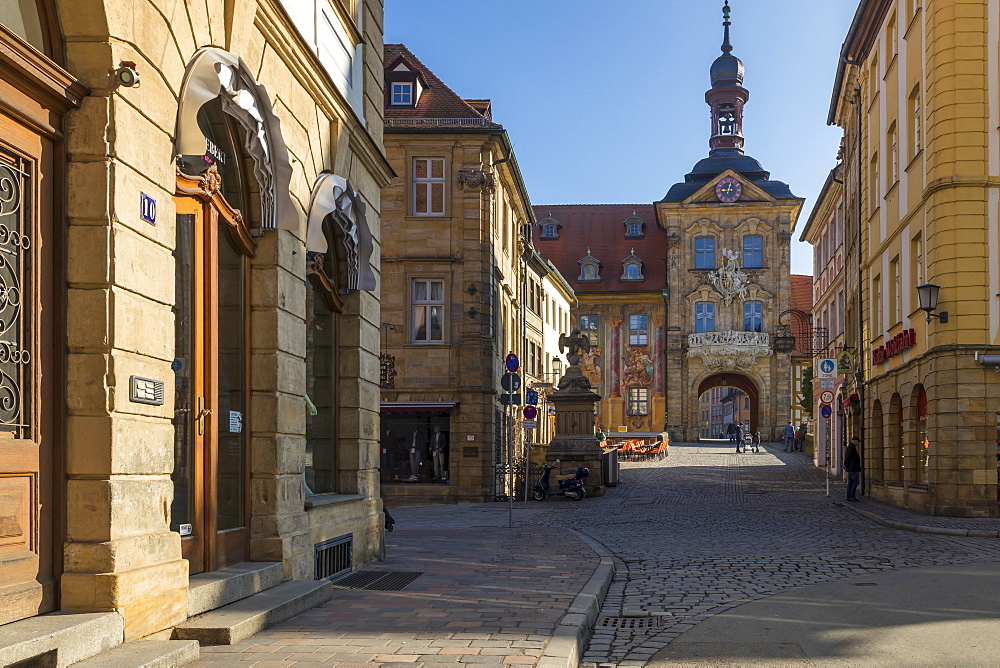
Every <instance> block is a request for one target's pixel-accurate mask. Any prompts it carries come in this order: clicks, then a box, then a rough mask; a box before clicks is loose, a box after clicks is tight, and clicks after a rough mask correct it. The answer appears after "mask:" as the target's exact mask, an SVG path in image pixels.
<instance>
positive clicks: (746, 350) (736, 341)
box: [687, 332, 772, 371]
mask: <svg viewBox="0 0 1000 668" xmlns="http://www.w3.org/2000/svg"><path fill="white" fill-rule="evenodd" d="M771 354H772V351H771V340H770V336H769V335H767V334H762V333H759V332H706V333H703V334H691V335H690V336H688V351H687V356H688V357H689V358H701V361H702V364H704V365H705V366H706V367H707V368H708V369H710V370H712V371H750V370H752V369H753V368H754V366H756V364H757V360H758V359H759V358H761V357H770V356H771Z"/></svg>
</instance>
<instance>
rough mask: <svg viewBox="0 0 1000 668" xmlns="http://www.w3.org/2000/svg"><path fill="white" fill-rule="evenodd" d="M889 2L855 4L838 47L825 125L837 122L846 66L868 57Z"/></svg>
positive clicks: (878, 0) (875, 0)
mask: <svg viewBox="0 0 1000 668" xmlns="http://www.w3.org/2000/svg"><path fill="white" fill-rule="evenodd" d="M892 3H893V0H861V4H859V5H858V10H857V11H856V12H855V13H854V20H853V21H852V22H851V27H850V28H849V29H848V31H847V39H845V40H844V44H843V46H841V47H840V63H839V64H838V65H837V76H836V78H835V79H834V84H833V97H832V99H831V100H830V112H829V114H828V115H827V118H826V124H827V125H836V123H837V110H838V109H839V108H840V99H841V95H842V94H843V91H842V89H843V87H844V82H845V78H846V74H847V66H848V65H855V64H857V63H858V62H860V61H863V60H864V59H866V58H867V57H868V54H869V52H870V51H871V48H872V45H873V44H874V43H875V39H876V38H877V37H878V34H879V31H880V30H881V29H882V22H883V21H884V20H885V16H886V14H888V13H889V9H890V8H891V7H892Z"/></svg>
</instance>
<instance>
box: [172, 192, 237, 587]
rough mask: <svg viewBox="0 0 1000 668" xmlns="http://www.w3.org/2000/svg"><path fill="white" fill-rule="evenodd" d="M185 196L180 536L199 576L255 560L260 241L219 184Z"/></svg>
mask: <svg viewBox="0 0 1000 668" xmlns="http://www.w3.org/2000/svg"><path fill="white" fill-rule="evenodd" d="M206 183H208V186H207V187H208V189H207V190H206V189H205V188H206ZM178 194H179V196H177V197H175V204H176V207H177V243H176V248H175V251H174V256H175V267H176V269H175V272H176V273H175V290H176V293H175V304H176V306H175V308H174V327H175V336H176V352H175V359H174V362H173V369H174V379H175V397H174V411H175V416H174V427H175V429H174V473H173V476H172V477H173V482H174V501H173V506H172V508H171V510H172V516H171V527H172V529H173V530H174V531H178V532H180V534H181V543H182V547H183V553H184V558H185V559H188V560H189V561H190V572H191V573H192V574H194V573H199V572H202V571H211V570H216V569H218V568H222V567H224V566H228V565H231V564H234V563H238V562H240V561H246V560H247V559H248V558H249V466H248V463H249V436H248V427H249V423H248V420H247V408H248V405H249V399H250V396H249V378H250V355H249V352H250V351H249V337H248V332H249V316H250V309H249V303H250V300H249V290H250V286H249V268H250V265H249V259H250V256H251V255H252V254H253V251H254V242H253V240H252V239H251V237H250V236H249V234H248V233H247V231H246V228H245V227H244V226H243V223H242V219H241V217H240V215H239V213H238V212H237V211H235V210H234V209H232V208H230V207H229V206H228V204H227V203H226V201H225V199H224V198H223V197H222V196H221V194H219V193H218V192H212V188H211V180H210V179H208V180H206V179H201V180H200V182H199V180H198V179H197V178H191V177H187V176H183V175H179V176H178Z"/></svg>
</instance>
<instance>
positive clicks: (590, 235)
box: [532, 204, 667, 294]
mask: <svg viewBox="0 0 1000 668" xmlns="http://www.w3.org/2000/svg"><path fill="white" fill-rule="evenodd" d="M532 208H533V209H534V211H535V218H536V219H537V220H538V222H539V225H541V224H542V223H543V222H544V221H545V220H546V219H547V218H549V217H551V218H554V219H555V220H557V221H558V222H559V223H560V224H561V225H562V227H561V228H559V238H558V239H540V238H539V235H540V232H541V230H540V227H539V226H535V227H534V228H532V242H533V243H534V246H535V249H536V250H537V251H538V253H539V254H540V255H541V256H542V257H544V258H545V259H547V260H550V261H551V262H552V264H554V265H555V266H556V268H557V269H558V270H559V273H561V274H562V275H563V278H565V279H566V282H567V283H569V284H570V286H571V287H572V288H573V290H574V291H575V292H576V293H577V294H587V293H607V292H657V293H658V292H661V291H662V290H663V289H664V288H665V287H666V284H667V275H666V266H665V265H664V261H663V259H664V254H665V253H666V248H667V233H666V232H665V231H664V230H663V229H662V228H660V226H659V225H657V223H656V209H655V208H654V207H653V205H652V204H554V205H551V206H546V205H541V206H535V207H532ZM633 212H635V215H636V216H637V217H639V218H641V219H642V221H643V222H644V223H645V224H646V226H645V228H644V233H645V236H644V237H643V238H642V239H627V238H625V225H624V224H623V223H624V222H625V219H626V218H631V217H632V213H633ZM588 248H590V250H591V254H592V255H593V256H594V257H595V258H596V259H598V260H600V262H601V272H600V275H601V281H600V282H599V283H591V282H582V283H581V282H580V281H579V280H578V279H579V277H580V265H579V264H578V261H579V260H580V259H582V258H583V257H585V256H586V255H587V249H588ZM633 248H634V249H635V255H636V257H638V258H639V259H641V260H642V275H643V276H644V277H645V279H646V280H644V281H642V282H635V281H622V280H621V276H622V274H623V273H624V267H623V265H622V260H624V259H625V258H627V257H629V255H630V254H631V252H632V249H633Z"/></svg>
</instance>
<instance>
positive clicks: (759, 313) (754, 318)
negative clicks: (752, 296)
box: [743, 302, 764, 332]
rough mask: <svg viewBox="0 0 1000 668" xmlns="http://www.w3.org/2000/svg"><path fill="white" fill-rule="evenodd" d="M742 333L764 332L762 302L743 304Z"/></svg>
mask: <svg viewBox="0 0 1000 668" xmlns="http://www.w3.org/2000/svg"><path fill="white" fill-rule="evenodd" d="M743 331H745V332H762V331H764V304H763V303H762V302H743Z"/></svg>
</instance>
